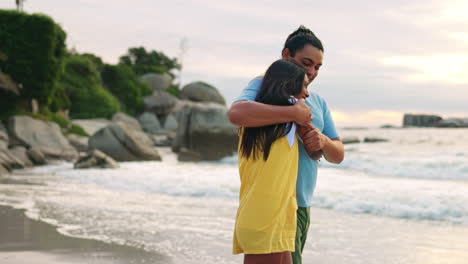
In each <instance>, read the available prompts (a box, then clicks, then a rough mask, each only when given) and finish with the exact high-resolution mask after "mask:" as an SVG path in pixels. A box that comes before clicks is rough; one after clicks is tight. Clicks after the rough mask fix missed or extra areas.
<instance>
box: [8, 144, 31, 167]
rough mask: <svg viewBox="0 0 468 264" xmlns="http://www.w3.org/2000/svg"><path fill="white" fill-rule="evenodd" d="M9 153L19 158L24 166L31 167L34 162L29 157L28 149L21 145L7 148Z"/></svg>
mask: <svg viewBox="0 0 468 264" xmlns="http://www.w3.org/2000/svg"><path fill="white" fill-rule="evenodd" d="M9 151H10V153H11V154H13V156H15V157H16V158H18V159H19V160H21V162H23V164H24V165H25V166H26V167H32V166H33V165H34V164H33V162H32V161H31V159H30V158H29V155H28V150H27V149H26V148H25V147H23V146H16V147H14V148H12V149H9Z"/></svg>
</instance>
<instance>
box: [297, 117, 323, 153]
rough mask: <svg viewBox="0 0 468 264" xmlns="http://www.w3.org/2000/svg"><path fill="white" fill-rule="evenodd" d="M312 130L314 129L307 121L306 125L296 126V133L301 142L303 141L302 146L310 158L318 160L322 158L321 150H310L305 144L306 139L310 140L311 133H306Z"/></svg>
mask: <svg viewBox="0 0 468 264" xmlns="http://www.w3.org/2000/svg"><path fill="white" fill-rule="evenodd" d="M313 130H314V127H313V126H312V125H311V124H310V123H308V124H307V126H299V125H298V126H297V134H298V135H299V137H300V138H301V139H302V142H304V147H305V148H306V151H307V154H308V155H309V157H310V158H311V159H313V160H319V159H321V158H322V155H323V152H322V150H315V151H312V150H309V149H307V147H306V146H307V145H306V144H307V142H306V140H308V141H310V140H311V138H312V137H311V135H309V134H308V133H309V132H312V131H313ZM306 135H307V137H306Z"/></svg>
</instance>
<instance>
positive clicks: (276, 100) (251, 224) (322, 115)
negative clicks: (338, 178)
mask: <svg viewBox="0 0 468 264" xmlns="http://www.w3.org/2000/svg"><path fill="white" fill-rule="evenodd" d="M281 55H282V59H281V60H278V61H275V62H274V63H273V64H272V65H271V66H270V67H269V68H268V69H267V71H266V73H265V75H264V76H263V77H259V78H256V79H254V80H252V81H251V82H250V83H249V84H248V86H247V87H246V88H245V89H244V90H243V92H242V94H241V96H240V97H239V98H238V99H237V101H236V102H235V103H233V104H232V106H231V108H230V110H229V119H230V120H231V122H232V123H233V124H235V125H237V126H239V127H240V130H239V174H240V179H241V187H240V199H239V208H238V211H237V216H236V224H235V227H234V244H233V253H234V254H239V253H244V254H245V255H244V263H245V264H254V263H255V264H263V263H265V264H280V263H281V264H283V263H284V264H290V263H294V264H300V263H302V256H301V254H302V250H303V249H304V244H305V241H306V238H307V232H308V229H309V223H310V209H309V208H310V206H311V198H312V194H313V191H314V188H315V182H316V178H317V161H318V160H319V159H320V158H321V157H322V156H323V157H325V159H326V160H327V161H329V162H332V163H340V162H341V161H342V160H343V157H344V148H343V144H342V142H341V140H340V138H339V136H338V133H337V131H336V128H335V125H334V123H333V120H332V117H331V114H330V110H329V109H328V107H327V104H326V102H325V100H324V99H322V98H321V97H319V96H318V95H317V94H315V93H310V94H309V92H308V90H307V86H308V85H309V84H310V83H311V82H312V81H313V80H314V79H315V77H317V74H318V71H319V69H320V66H321V65H322V60H323V46H322V43H321V41H320V40H319V39H318V38H317V37H316V36H315V35H314V33H313V32H312V31H310V30H309V29H307V28H305V27H304V26H301V27H299V28H298V29H297V30H296V31H294V32H293V33H291V34H290V35H289V36H288V38H287V39H286V42H285V44H284V48H283V50H282V54H281Z"/></svg>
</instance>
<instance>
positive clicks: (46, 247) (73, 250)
mask: <svg viewBox="0 0 468 264" xmlns="http://www.w3.org/2000/svg"><path fill="white" fill-rule="evenodd" d="M0 234H1V236H0V263H2V264H20V263H32V262H34V263H36V264H59V263H60V264H63V263H96V264H98V263H99V264H101V263H102V264H111V263H113V264H124V263H170V262H171V261H170V260H169V259H168V258H167V257H164V256H162V255H158V254H156V253H151V252H147V251H144V250H142V249H138V248H134V247H130V246H122V245H117V244H110V243H105V242H102V241H97V240H92V239H83V238H74V237H70V236H66V235H62V234H60V233H59V232H58V231H57V227H55V226H53V225H50V224H47V223H44V222H42V221H38V220H33V219H30V218H28V217H27V216H26V215H25V210H23V209H15V208H13V207H10V206H4V205H0Z"/></svg>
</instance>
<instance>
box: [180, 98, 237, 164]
mask: <svg viewBox="0 0 468 264" xmlns="http://www.w3.org/2000/svg"><path fill="white" fill-rule="evenodd" d="M177 117H178V123H179V127H178V128H177V135H176V138H175V140H174V143H173V146H172V149H173V150H174V151H175V152H181V153H180V156H179V159H180V160H190V159H193V160H219V159H221V158H223V157H226V156H230V155H232V154H233V153H235V151H236V150H237V138H238V136H237V127H235V126H233V125H232V124H231V123H230V122H229V119H228V116H227V108H226V107H225V106H222V105H220V104H215V103H186V104H185V105H184V106H183V107H182V109H181V110H180V111H179V112H178V113H177Z"/></svg>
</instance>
